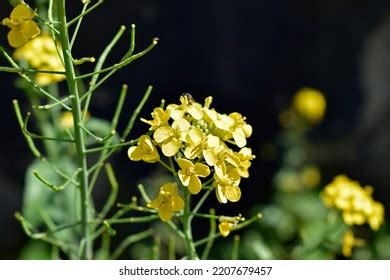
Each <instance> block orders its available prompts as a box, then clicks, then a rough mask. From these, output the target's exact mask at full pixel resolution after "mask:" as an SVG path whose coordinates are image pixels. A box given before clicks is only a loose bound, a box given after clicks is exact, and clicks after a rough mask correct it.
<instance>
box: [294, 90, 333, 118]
mask: <svg viewBox="0 0 390 280" xmlns="http://www.w3.org/2000/svg"><path fill="white" fill-rule="evenodd" d="M292 107H293V109H294V111H295V112H296V113H298V115H300V116H301V117H303V118H304V119H306V120H307V121H308V122H309V123H313V124H316V123H319V122H321V121H322V118H323V116H324V114H325V110H326V99H325V97H324V95H323V94H322V93H321V92H320V91H318V90H316V89H313V88H303V89H301V90H300V91H298V92H297V93H296V94H295V95H294V97H293V101H292Z"/></svg>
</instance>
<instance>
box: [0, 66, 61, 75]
mask: <svg viewBox="0 0 390 280" xmlns="http://www.w3.org/2000/svg"><path fill="white" fill-rule="evenodd" d="M0 72H8V73H22V74H24V73H31V74H36V73H45V74H57V75H65V72H64V71H53V70H36V69H26V68H22V67H20V68H14V67H7V66H0Z"/></svg>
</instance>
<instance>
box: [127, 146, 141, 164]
mask: <svg viewBox="0 0 390 280" xmlns="http://www.w3.org/2000/svg"><path fill="white" fill-rule="evenodd" d="M127 155H128V156H129V158H130V159H131V160H134V161H139V160H141V158H142V152H141V149H140V148H139V147H137V146H133V147H130V148H129V150H128V151H127Z"/></svg>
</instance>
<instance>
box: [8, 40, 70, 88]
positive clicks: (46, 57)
mask: <svg viewBox="0 0 390 280" xmlns="http://www.w3.org/2000/svg"><path fill="white" fill-rule="evenodd" d="M59 53H61V46H60V45H56V43H55V41H53V38H52V37H50V36H49V35H48V34H42V35H40V36H38V37H36V38H34V39H32V40H30V41H29V42H27V43H26V44H25V45H24V46H22V47H20V48H18V49H16V50H15V52H14V58H15V59H16V60H25V61H27V62H28V63H29V64H30V65H31V66H32V67H33V68H34V69H36V70H41V71H65V68H64V65H63V63H62V59H61V57H60V56H59ZM65 78H66V76H65V75H62V74H50V73H37V74H36V75H35V81H36V83H37V84H38V85H40V86H46V85H48V84H51V83H57V82H60V81H62V80H64V79H65Z"/></svg>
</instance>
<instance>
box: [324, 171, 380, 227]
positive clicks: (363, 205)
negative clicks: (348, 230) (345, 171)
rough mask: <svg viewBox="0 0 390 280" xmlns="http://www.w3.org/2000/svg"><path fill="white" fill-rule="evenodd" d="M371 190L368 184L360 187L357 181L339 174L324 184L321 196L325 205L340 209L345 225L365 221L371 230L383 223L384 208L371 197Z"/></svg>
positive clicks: (359, 223) (358, 223)
mask: <svg viewBox="0 0 390 280" xmlns="http://www.w3.org/2000/svg"><path fill="white" fill-rule="evenodd" d="M372 191H373V190H372V187H370V186H367V187H365V188H362V187H361V186H360V184H359V183H358V182H356V181H352V180H350V179H349V178H348V177H346V176H345V175H339V176H336V177H335V178H334V180H333V182H332V183H330V184H328V185H327V186H325V188H324V190H323V191H322V193H321V197H322V200H323V202H324V203H325V205H326V206H328V207H334V208H336V209H339V210H341V211H342V217H343V220H344V222H345V223H346V224H347V225H353V224H356V225H362V224H364V223H366V222H367V223H368V224H369V225H370V227H371V228H372V229H373V230H378V229H379V227H380V225H381V224H382V223H383V219H384V218H383V216H384V208H383V205H382V204H381V203H379V202H376V201H375V200H374V199H373V198H372V196H371V195H372Z"/></svg>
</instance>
